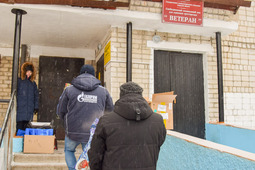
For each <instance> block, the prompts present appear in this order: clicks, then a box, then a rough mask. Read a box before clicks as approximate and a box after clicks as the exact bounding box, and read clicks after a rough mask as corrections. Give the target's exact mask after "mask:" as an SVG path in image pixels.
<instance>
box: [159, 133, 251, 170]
mask: <svg viewBox="0 0 255 170" xmlns="http://www.w3.org/2000/svg"><path fill="white" fill-rule="evenodd" d="M171 133H174V135H171V134H170V135H167V137H166V141H165V143H164V144H163V146H162V147H161V150H160V154H159V160H158V164H157V170H183V169H189V170H193V169H194V170H204V169H207V170H215V169H222V170H223V169H224V170H225V169H228V170H230V169H233V170H234V169H255V154H252V157H253V160H249V159H247V158H242V156H241V157H240V155H234V154H230V153H229V152H228V151H227V149H229V147H226V146H223V145H219V144H215V143H213V142H210V141H206V140H203V139H198V138H197V139H195V137H191V136H188V135H185V137H184V138H182V137H178V135H175V134H177V132H171ZM190 138H192V139H191V140H190ZM196 141H198V144H196ZM203 143H204V144H205V145H203ZM210 145H213V146H214V147H215V145H216V147H218V148H221V149H222V146H223V148H224V147H225V150H224V149H223V150H221V149H219V150H217V149H212V148H210ZM226 148H227V149H226ZM220 150H221V151H220ZM227 152H228V153H227ZM243 152H244V151H243ZM243 154H244V155H245V154H246V155H249V154H247V152H246V153H243Z"/></svg>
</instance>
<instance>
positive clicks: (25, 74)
mask: <svg viewBox="0 0 255 170" xmlns="http://www.w3.org/2000/svg"><path fill="white" fill-rule="evenodd" d="M35 75H36V70H35V67H34V65H33V64H32V63H30V62H25V63H24V64H22V66H21V74H20V78H18V89H17V116H16V122H17V124H16V130H17V131H18V129H21V130H25V129H26V128H27V127H28V123H29V121H31V120H33V115H34V113H37V112H38V100H39V97H38V89H37V85H36V83H35V81H34V80H35Z"/></svg>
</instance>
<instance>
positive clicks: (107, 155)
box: [88, 94, 166, 170]
mask: <svg viewBox="0 0 255 170" xmlns="http://www.w3.org/2000/svg"><path fill="white" fill-rule="evenodd" d="M165 137H166V129H165V126H164V123H163V118H162V116H161V115H159V114H157V113H153V111H152V110H151V108H150V107H149V105H148V103H147V102H146V100H145V99H144V98H143V97H142V96H141V95H139V94H126V95H124V96H122V97H121V98H120V99H119V100H118V101H117V102H116V103H115V106H114V112H111V113H110V114H107V115H104V116H102V117H101V118H100V120H99V123H98V125H97V128H96V131H95V134H94V136H93V139H92V143H91V148H90V150H89V151H88V156H89V165H90V168H91V170H156V165H157V160H158V155H159V150H160V146H161V145H162V144H163V142H164V140H165Z"/></svg>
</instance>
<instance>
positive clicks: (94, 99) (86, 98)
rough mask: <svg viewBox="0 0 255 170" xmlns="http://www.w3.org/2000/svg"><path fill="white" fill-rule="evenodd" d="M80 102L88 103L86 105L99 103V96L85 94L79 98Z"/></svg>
mask: <svg viewBox="0 0 255 170" xmlns="http://www.w3.org/2000/svg"><path fill="white" fill-rule="evenodd" d="M77 100H78V102H86V103H97V96H94V95H87V94H84V93H83V92H82V93H81V94H80V95H79V96H77Z"/></svg>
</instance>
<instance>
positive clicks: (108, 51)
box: [104, 41, 111, 66]
mask: <svg viewBox="0 0 255 170" xmlns="http://www.w3.org/2000/svg"><path fill="white" fill-rule="evenodd" d="M110 60H111V41H109V42H108V43H107V44H106V46H105V47H104V66H105V65H106V64H107V63H108V62H109V61H110Z"/></svg>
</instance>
